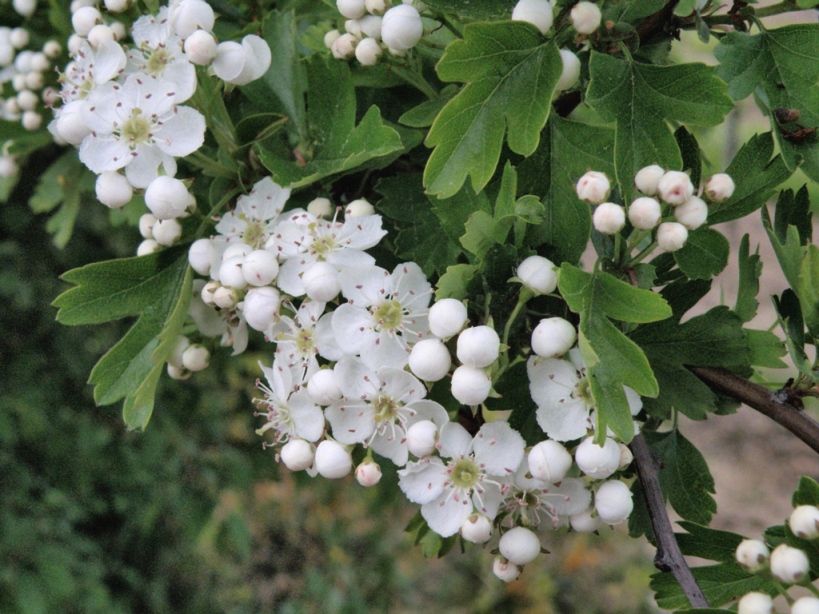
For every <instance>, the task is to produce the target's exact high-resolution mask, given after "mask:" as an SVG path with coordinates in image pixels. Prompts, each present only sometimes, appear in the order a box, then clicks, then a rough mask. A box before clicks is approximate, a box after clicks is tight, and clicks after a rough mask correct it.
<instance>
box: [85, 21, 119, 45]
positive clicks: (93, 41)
mask: <svg viewBox="0 0 819 614" xmlns="http://www.w3.org/2000/svg"><path fill="white" fill-rule="evenodd" d="M114 40H116V39H115V37H114V31H113V30H112V29H111V28H109V27H108V26H107V25H105V24H104V23H99V24H97V25H95V26H94V27H93V28H91V31H90V32H89V33H88V44H89V45H91V46H92V47H93V48H94V49H96V48H97V47H99V46H100V45H102V44H103V43H106V42H108V41H114Z"/></svg>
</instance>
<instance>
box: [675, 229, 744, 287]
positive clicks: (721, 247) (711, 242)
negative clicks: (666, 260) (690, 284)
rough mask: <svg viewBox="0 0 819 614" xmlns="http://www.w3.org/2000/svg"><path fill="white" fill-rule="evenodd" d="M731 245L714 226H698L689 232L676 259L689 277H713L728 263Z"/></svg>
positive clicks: (676, 253)
mask: <svg viewBox="0 0 819 614" xmlns="http://www.w3.org/2000/svg"><path fill="white" fill-rule="evenodd" d="M730 251H731V246H730V245H729V243H728V239H726V238H725V237H724V236H723V235H722V233H719V232H717V231H716V230H714V229H713V228H706V227H702V228H697V229H696V230H692V231H691V232H690V233H688V240H687V241H686V242H685V245H684V246H683V247H682V249H678V250H677V251H676V252H674V260H675V261H676V262H677V265H678V266H679V267H680V270H681V271H682V272H683V273H685V274H686V276H687V277H688V278H689V279H711V278H712V277H713V276H714V275H717V274H718V273H719V272H720V271H722V269H724V268H725V267H726V265H727V264H728V254H729V253H730Z"/></svg>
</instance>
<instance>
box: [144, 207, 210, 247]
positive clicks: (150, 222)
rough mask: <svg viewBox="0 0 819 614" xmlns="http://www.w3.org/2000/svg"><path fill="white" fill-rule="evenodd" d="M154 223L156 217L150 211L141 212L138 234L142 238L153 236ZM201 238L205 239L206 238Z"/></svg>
mask: <svg viewBox="0 0 819 614" xmlns="http://www.w3.org/2000/svg"><path fill="white" fill-rule="evenodd" d="M154 224H156V218H155V217H154V216H153V215H151V214H150V213H143V214H142V215H140V216H139V234H140V235H142V238H143V239H150V238H152V237H153V236H154V232H153V230H154ZM203 240H204V241H207V239H203Z"/></svg>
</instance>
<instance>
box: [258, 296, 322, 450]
mask: <svg viewBox="0 0 819 614" xmlns="http://www.w3.org/2000/svg"><path fill="white" fill-rule="evenodd" d="M288 304H289V303H285V305H288ZM291 307H292V305H291ZM324 307H325V303H321V302H318V301H309V300H305V301H302V303H301V305H300V306H299V309H298V311H296V314H295V315H294V316H293V317H292V318H289V317H287V316H281V317H280V318H279V320H280V321H279V324H278V325H277V326H276V328H275V331H274V336H273V341H275V342H276V358H277V360H280V361H282V362H283V364H286V365H287V366H288V367H289V368H291V369H293V371H294V374H295V375H296V378H295V379H296V383H298V384H300V383H302V382H306V381H307V380H309V379H310V377H311V376H312V375H313V374H314V373H315V372H316V371H318V370H319V364H318V359H317V356H318V345H317V340H316V336H317V332H316V324H317V323H318V321H319V318H320V317H321V315H322V314H323V313H324ZM336 439H338V438H336Z"/></svg>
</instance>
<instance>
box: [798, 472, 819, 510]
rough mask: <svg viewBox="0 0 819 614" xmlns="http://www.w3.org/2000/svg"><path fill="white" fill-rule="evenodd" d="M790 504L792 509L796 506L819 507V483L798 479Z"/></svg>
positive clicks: (804, 478) (808, 478) (804, 477)
mask: <svg viewBox="0 0 819 614" xmlns="http://www.w3.org/2000/svg"><path fill="white" fill-rule="evenodd" d="M791 503H792V505H793V506H794V507H796V506H798V505H819V483H817V482H816V480H814V479H813V478H810V477H807V476H804V475H803V476H802V477H801V478H799V485H798V486H797V487H796V492H794V493H793V498H792V499H791Z"/></svg>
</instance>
